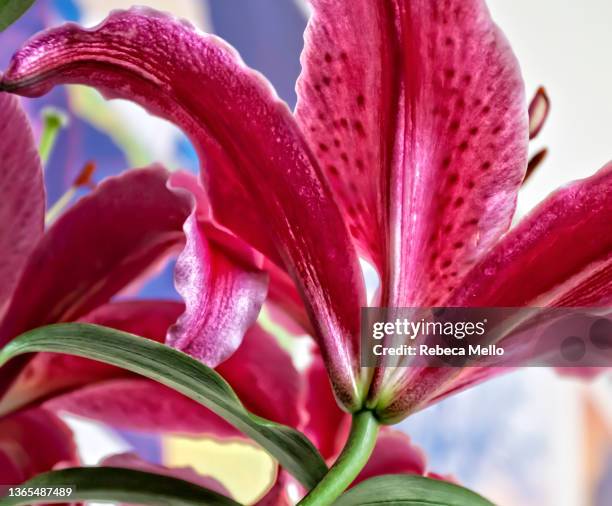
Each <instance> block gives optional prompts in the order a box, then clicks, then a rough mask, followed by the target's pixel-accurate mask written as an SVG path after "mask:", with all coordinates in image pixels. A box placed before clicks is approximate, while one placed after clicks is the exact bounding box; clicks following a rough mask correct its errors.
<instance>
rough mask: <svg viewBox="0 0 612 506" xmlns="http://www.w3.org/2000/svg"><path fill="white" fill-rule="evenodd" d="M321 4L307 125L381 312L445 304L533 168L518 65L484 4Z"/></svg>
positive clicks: (502, 225)
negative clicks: (375, 274)
mask: <svg viewBox="0 0 612 506" xmlns="http://www.w3.org/2000/svg"><path fill="white" fill-rule="evenodd" d="M313 4H314V11H315V14H314V16H313V18H312V21H311V23H310V25H309V29H308V36H307V42H308V46H307V48H306V51H305V55H304V56H303V63H304V67H305V72H304V74H303V76H302V77H301V80H300V85H299V89H300V100H299V103H298V107H297V116H298V118H299V120H300V122H301V124H302V125H303V129H304V131H305V132H307V133H308V135H309V141H310V145H311V147H312V149H313V150H314V151H315V152H316V153H317V155H318V156H319V157H320V158H321V159H322V160H324V164H325V167H326V168H327V172H328V174H329V175H330V179H331V180H332V181H333V182H334V187H335V190H336V194H337V196H338V198H339V200H340V201H342V202H343V209H344V211H345V214H346V215H347V216H348V219H349V222H350V223H351V231H352V232H353V236H354V237H355V238H356V239H357V240H358V241H359V243H360V244H361V246H362V249H363V250H365V251H366V252H369V256H370V257H371V258H372V259H373V261H374V262H375V263H376V264H377V266H378V268H379V272H380V273H381V277H382V280H383V293H382V303H381V305H383V306H386V305H388V306H398V307H402V306H419V305H435V304H440V303H442V302H443V300H444V299H446V298H447V297H448V295H449V293H450V292H451V291H452V290H453V288H454V287H455V286H457V281H458V280H459V279H460V278H461V277H462V276H463V275H464V274H465V273H466V272H467V271H468V270H469V269H470V267H471V266H472V264H473V263H474V262H475V261H477V260H478V259H479V258H480V257H481V255H482V254H483V253H484V252H486V251H487V250H488V249H489V248H490V247H491V245H492V244H494V242H495V241H496V240H497V239H498V238H499V237H500V235H501V234H503V233H504V232H505V231H506V230H507V229H508V227H509V225H510V222H511V218H512V215H513V212H514V208H515V201H516V194H517V191H518V188H519V187H520V184H521V181H522V180H523V175H524V171H525V168H526V162H527V158H526V157H527V137H528V124H527V108H526V106H525V100H524V93H523V84H522V79H521V76H520V72H519V67H518V63H517V61H516V59H515V57H514V55H513V54H512V52H511V50H510V47H509V45H508V43H507V41H506V39H505V38H504V36H503V35H502V34H501V32H500V31H499V29H498V28H497V27H496V26H495V25H494V23H493V22H492V20H491V18H490V15H489V13H488V11H487V8H486V6H485V4H484V2H483V1H481V0H469V1H465V0H452V1H449V2H446V3H444V5H442V4H440V3H439V2H431V1H428V0H418V1H414V0H413V1H406V0H402V1H399V2H395V3H394V4H395V5H394V6H392V4H390V3H388V2H371V1H367V0H356V1H352V2H334V1H331V0H315V1H314V2H313ZM357 26H358V27H359V30H355V27H357ZM349 154H350V156H348V155H349ZM387 230H388V236H387V232H386V231H387ZM381 249H382V252H381V251H380V250H381ZM381 258H390V260H389V262H390V263H389V264H388V265H385V264H384V263H383V260H381Z"/></svg>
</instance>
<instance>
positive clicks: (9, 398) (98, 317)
mask: <svg viewBox="0 0 612 506" xmlns="http://www.w3.org/2000/svg"><path fill="white" fill-rule="evenodd" d="M182 311H183V305H182V304H181V303H178V302H171V301H158V300H143V301H122V302H113V303H110V304H106V305H104V306H101V307H99V308H97V309H96V310H94V311H93V312H92V313H89V314H88V315H86V316H84V317H83V318H82V321H86V322H88V323H95V324H97V325H104V326H106V327H112V328H115V329H118V330H123V331H125V332H131V333H133V334H137V335H139V336H143V337H147V338H149V339H153V340H155V341H158V342H163V341H164V339H165V336H166V332H167V331H168V328H169V327H170V325H172V324H173V323H174V322H175V321H176V319H177V318H178V316H179V315H180V314H181V313H182ZM5 374H7V373H5V372H4V369H0V382H1V381H3V380H4V379H5V376H4V375H5ZM125 376H129V373H126V372H125V371H123V370H121V369H119V368H116V367H112V366H109V365H106V364H103V363H101V362H96V361H94V360H87V359H84V358H80V357H75V356H73V355H63V354H60V353H37V354H36V355H34V357H33V358H32V359H31V360H30V361H29V362H28V363H27V365H26V366H25V367H24V369H23V370H22V371H21V372H20V374H19V375H18V376H17V378H16V379H15V380H14V382H13V383H12V384H11V386H10V388H9V389H8V390H7V392H6V393H5V394H4V396H3V397H2V400H1V401H0V414H2V413H7V412H11V411H14V410H15V409H17V408H19V407H21V406H24V405H26V404H28V403H30V402H33V401H34V400H36V399H40V398H43V397H48V396H51V395H53V394H57V393H58V392H64V391H66V390H70V389H74V388H78V387H81V386H83V385H87V384H90V383H94V382H99V381H103V380H107V379H111V378H118V377H119V378H120V377H125Z"/></svg>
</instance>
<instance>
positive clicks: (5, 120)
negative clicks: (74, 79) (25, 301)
mask: <svg viewBox="0 0 612 506" xmlns="http://www.w3.org/2000/svg"><path fill="white" fill-rule="evenodd" d="M0 121H1V124H0V223H2V229H0V318H2V315H3V313H4V310H5V309H6V307H7V305H8V303H9V300H10V298H11V295H12V294H13V290H14V289H15V286H16V285H17V280H18V278H19V275H20V274H21V271H22V270H23V267H24V265H25V263H26V260H27V258H28V256H29V255H30V253H31V252H32V250H33V249H34V247H35V246H36V243H37V242H38V240H39V238H40V237H41V235H42V233H43V230H44V222H45V190H44V186H43V177H42V168H41V166H40V160H39V158H38V152H37V151H36V146H35V144H34V138H33V136H32V131H31V129H30V126H29V124H28V121H27V119H26V116H25V114H24V112H23V111H22V110H21V107H20V105H19V100H18V99H17V98H15V97H11V96H10V95H8V94H6V93H0Z"/></svg>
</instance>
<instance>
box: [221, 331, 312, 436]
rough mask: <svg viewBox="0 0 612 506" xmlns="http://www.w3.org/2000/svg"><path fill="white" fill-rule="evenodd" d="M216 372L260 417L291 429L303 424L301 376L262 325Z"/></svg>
mask: <svg viewBox="0 0 612 506" xmlns="http://www.w3.org/2000/svg"><path fill="white" fill-rule="evenodd" d="M216 370H217V372H218V373H219V374H221V376H223V377H224V378H225V379H226V380H227V381H228V383H229V384H230V385H231V386H232V388H233V389H234V390H235V391H236V393H237V394H238V397H240V399H241V400H242V402H243V403H244V405H245V406H246V407H247V408H248V409H250V410H251V411H253V412H254V413H256V414H257V415H259V416H263V417H264V418H268V419H270V420H273V421H275V422H279V423H283V424H285V425H289V426H291V427H297V426H298V424H299V423H300V410H299V406H298V404H299V402H300V389H301V386H302V385H301V380H300V376H299V374H298V372H297V371H296V369H295V367H294V365H293V362H292V361H291V357H290V356H289V354H288V353H287V352H286V351H285V350H283V349H282V348H281V347H280V346H279V344H278V342H277V340H276V339H275V338H274V337H273V336H271V335H270V334H268V333H267V332H266V331H264V330H263V329H262V328H261V327H260V326H259V325H256V326H254V327H253V328H251V330H249V332H248V333H247V335H246V336H245V337H244V341H243V342H242V345H241V346H240V348H238V350H237V351H236V353H234V354H233V355H232V356H231V357H230V358H229V359H228V360H226V361H225V362H223V363H222V364H220V365H219V366H218V367H217V368H216Z"/></svg>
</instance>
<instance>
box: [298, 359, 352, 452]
mask: <svg viewBox="0 0 612 506" xmlns="http://www.w3.org/2000/svg"><path fill="white" fill-rule="evenodd" d="M304 409H305V411H306V413H307V417H308V418H307V421H306V424H305V425H304V428H303V430H304V432H305V434H306V435H307V436H308V437H309V438H310V440H311V441H312V442H313V443H314V445H315V446H316V447H317V449H318V450H319V452H321V455H322V456H323V457H324V458H325V459H328V460H330V459H334V458H335V457H337V456H338V454H339V453H340V451H341V450H342V448H343V447H344V444H345V443H346V439H347V437H348V434H349V430H350V426H351V417H350V415H349V414H348V413H346V412H344V411H342V410H341V409H340V407H339V406H338V403H337V402H336V399H335V397H334V393H333V390H332V388H331V385H330V384H329V378H328V377H327V373H326V371H325V366H324V364H323V361H322V360H321V357H320V356H319V355H318V353H316V352H315V353H314V357H313V361H312V363H311V365H310V367H309V368H308V370H307V371H306V388H305V392H304Z"/></svg>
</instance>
